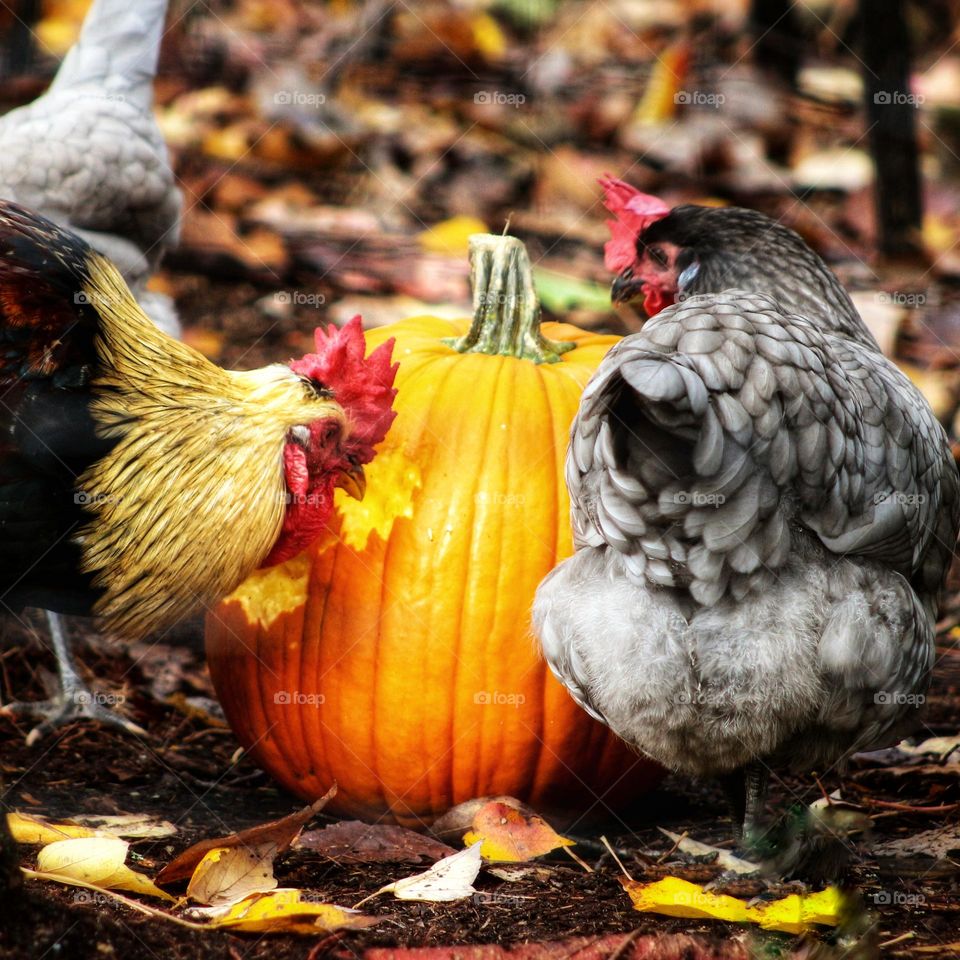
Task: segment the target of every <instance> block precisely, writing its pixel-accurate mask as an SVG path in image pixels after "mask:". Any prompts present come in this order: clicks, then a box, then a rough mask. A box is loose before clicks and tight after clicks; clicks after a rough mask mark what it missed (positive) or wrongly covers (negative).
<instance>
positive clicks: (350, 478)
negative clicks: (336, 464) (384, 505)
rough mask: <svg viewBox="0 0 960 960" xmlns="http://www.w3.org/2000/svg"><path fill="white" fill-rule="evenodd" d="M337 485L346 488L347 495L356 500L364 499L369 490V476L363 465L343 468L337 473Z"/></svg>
mask: <svg viewBox="0 0 960 960" xmlns="http://www.w3.org/2000/svg"><path fill="white" fill-rule="evenodd" d="M335 485H336V486H338V487H340V488H342V489H343V490H346V492H347V495H348V496H351V497H353V499H354V500H362V499H363V495H364V494H365V493H366V492H367V477H366V474H365V473H364V472H363V467H360V466H357V467H351V468H350V469H349V470H341V471H340V473H339V474H338V475H337V482H336V484H335Z"/></svg>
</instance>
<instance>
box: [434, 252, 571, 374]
mask: <svg viewBox="0 0 960 960" xmlns="http://www.w3.org/2000/svg"><path fill="white" fill-rule="evenodd" d="M470 283H471V285H472V286H473V323H472V324H471V326H470V330H469V332H468V333H467V334H466V335H465V336H463V337H450V338H448V339H446V340H444V341H443V342H444V343H446V344H447V345H448V346H451V347H453V349H454V350H456V351H457V352H458V353H491V354H495V355H497V356H501V357H517V358H519V359H523V360H532V361H533V362H534V363H557V361H559V359H560V354H562V353H566V351H567V350H572V349H573V348H574V347H575V346H576V344H574V343H566V342H563V341H557V340H548V339H547V338H546V337H545V336H543V334H542V333H541V332H540V301H539V300H538V299H537V292H536V290H534V287H533V268H532V267H531V266H530V257H529V256H528V255H527V248H526V247H525V246H524V245H523V243H522V242H521V241H520V240H518V239H517V238H516V237H499V236H495V235H494V234H490V233H477V234H474V235H473V236H472V237H470Z"/></svg>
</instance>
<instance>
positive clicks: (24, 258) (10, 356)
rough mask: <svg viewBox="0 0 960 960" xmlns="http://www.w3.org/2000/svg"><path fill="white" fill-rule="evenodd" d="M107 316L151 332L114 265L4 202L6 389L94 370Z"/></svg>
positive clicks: (1, 292)
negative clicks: (69, 372)
mask: <svg viewBox="0 0 960 960" xmlns="http://www.w3.org/2000/svg"><path fill="white" fill-rule="evenodd" d="M105 317H123V318H124V323H125V324H126V325H127V326H128V327H129V326H131V325H133V326H136V325H138V323H139V325H141V326H142V325H143V324H146V325H147V326H148V327H150V328H151V329H152V324H150V321H149V320H147V318H146V317H145V316H144V315H143V312H142V311H141V310H140V308H139V307H138V306H137V302H136V300H135V299H134V298H133V295H132V294H131V293H130V290H129V289H128V288H127V285H126V284H125V283H124V281H123V279H122V277H121V276H120V274H119V272H118V271H117V269H116V268H115V267H114V266H113V264H112V263H111V262H110V261H109V260H107V259H106V258H105V257H103V256H101V255H100V254H99V253H97V252H96V251H95V250H93V248H92V247H90V246H89V244H87V243H86V241H84V240H82V239H81V238H80V237H78V236H77V235H76V234H74V233H71V232H70V231H68V230H64V229H62V228H61V227H58V226H57V225H56V224H55V223H53V222H52V221H51V220H48V219H47V218H46V217H42V216H40V215H39V214H38V213H34V212H33V211H31V210H28V209H27V208H26V207H21V206H20V205H19V204H15V203H11V202H9V201H5V200H4V201H0V339H2V340H3V341H4V349H3V351H2V352H0V384H2V383H9V382H11V381H14V380H17V379H23V378H36V377H56V376H57V375H58V374H59V375H65V371H67V370H68V369H69V370H77V369H79V368H81V367H82V366H83V365H84V364H92V363H93V362H94V359H95V347H94V341H95V338H96V335H97V333H98V331H100V330H101V328H102V325H103V322H104V319H105Z"/></svg>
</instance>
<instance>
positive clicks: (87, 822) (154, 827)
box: [66, 813, 177, 840]
mask: <svg viewBox="0 0 960 960" xmlns="http://www.w3.org/2000/svg"><path fill="white" fill-rule="evenodd" d="M66 822H67V823H68V824H70V823H75V824H78V825H79V826H83V827H89V828H90V829H93V830H96V831H97V833H98V834H99V835H100V836H103V835H108V836H114V837H132V838H135V839H138V840H160V839H162V838H163V837H172V836H173V835H174V834H175V833H176V832H177V828H176V827H175V826H174V825H173V824H172V823H170V821H169V820H159V819H158V818H157V817H153V816H151V815H150V814H144V813H119V814H100V813H81V814H75V815H74V816H72V817H69V818H68V819H67V821H66Z"/></svg>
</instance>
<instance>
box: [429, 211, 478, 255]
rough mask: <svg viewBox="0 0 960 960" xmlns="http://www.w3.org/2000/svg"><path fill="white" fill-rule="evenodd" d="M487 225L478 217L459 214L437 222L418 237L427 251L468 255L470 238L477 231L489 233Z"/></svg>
mask: <svg viewBox="0 0 960 960" xmlns="http://www.w3.org/2000/svg"><path fill="white" fill-rule="evenodd" d="M489 232H490V230H489V228H488V227H487V225H486V224H485V223H484V222H483V221H482V220H480V219H478V218H477V217H466V216H457V217H451V218H450V219H449V220H443V221H442V222H440V223H435V224H434V225H433V226H432V227H428V228H427V229H426V230H424V231H422V232H421V233H420V234H419V236H418V237H417V239H418V240H419V241H420V247H421V249H422V250H425V251H426V252H427V253H443V254H447V255H448V256H452V257H454V256H464V257H465V256H466V255H467V252H468V248H469V243H468V241H469V239H470V237H471V236H473V234H475V233H489Z"/></svg>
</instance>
